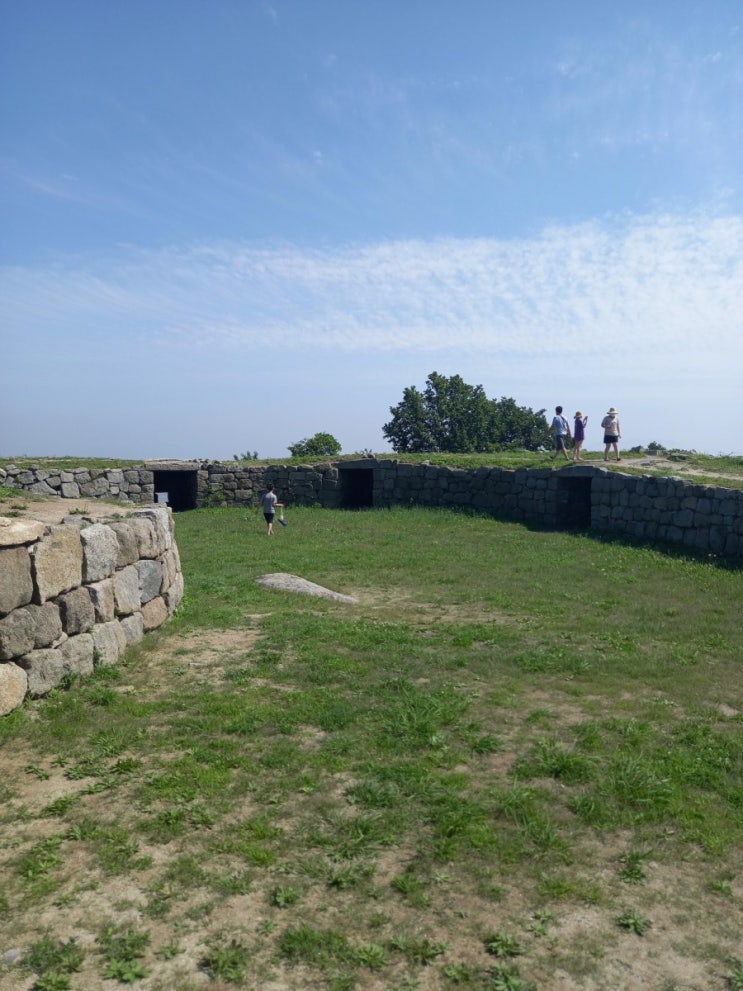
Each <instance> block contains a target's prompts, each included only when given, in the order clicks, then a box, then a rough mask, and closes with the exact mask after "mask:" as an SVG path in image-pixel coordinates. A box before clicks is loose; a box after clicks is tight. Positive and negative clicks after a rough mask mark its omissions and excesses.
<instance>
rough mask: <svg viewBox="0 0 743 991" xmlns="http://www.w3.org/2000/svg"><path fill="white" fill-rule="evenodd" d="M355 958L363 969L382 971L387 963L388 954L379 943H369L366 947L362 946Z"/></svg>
mask: <svg viewBox="0 0 743 991" xmlns="http://www.w3.org/2000/svg"><path fill="white" fill-rule="evenodd" d="M354 956H355V958H356V962H357V963H358V964H359V965H360V966H361V967H368V968H369V970H381V969H382V967H384V965H385V964H386V963H387V954H386V953H385V952H384V947H382V946H379V944H378V943H368V944H367V945H366V946H360V947H359V948H358V949H357V950H356V952H355V954H354Z"/></svg>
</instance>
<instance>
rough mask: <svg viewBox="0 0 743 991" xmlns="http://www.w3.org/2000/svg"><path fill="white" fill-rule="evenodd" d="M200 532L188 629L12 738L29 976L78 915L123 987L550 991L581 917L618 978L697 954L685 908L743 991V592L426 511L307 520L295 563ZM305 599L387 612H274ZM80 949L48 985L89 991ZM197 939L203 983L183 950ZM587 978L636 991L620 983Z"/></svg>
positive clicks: (259, 546)
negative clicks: (282, 582)
mask: <svg viewBox="0 0 743 991" xmlns="http://www.w3.org/2000/svg"><path fill="white" fill-rule="evenodd" d="M176 526H177V540H178V546H179V549H180V553H181V558H182V562H183V568H184V574H185V579H186V588H187V595H186V600H185V603H184V606H183V608H182V609H181V610H180V612H179V614H178V615H177V617H176V618H175V619H174V620H173V621H172V622H171V623H170V624H169V625H168V626H167V627H165V628H164V629H163V630H161V631H159V632H158V633H156V634H155V635H153V636H151V637H150V638H148V640H147V641H146V643H145V645H144V647H141V648H139V649H138V650H136V651H132V652H130V653H129V654H128V655H127V657H126V658H125V660H124V662H123V663H122V664H120V665H119V666H117V667H116V668H114V669H110V668H105V669H97V670H96V672H95V674H94V675H93V677H92V678H90V679H88V680H87V681H79V682H78V681H75V682H71V683H70V685H69V686H68V687H67V688H66V689H59V690H57V691H55V692H53V693H51V694H50V695H49V696H48V697H47V698H45V699H43V700H39V701H36V702H32V703H29V704H28V705H27V706H25V707H24V708H23V709H21V710H18V711H17V712H15V713H13V714H12V715H11V716H10V717H9V718H8V719H6V720H0V746H1V747H2V750H1V751H0V754H2V758H3V759H4V760H7V761H8V764H9V767H10V768H11V769H14V772H15V773H10V771H9V773H8V774H7V775H6V777H5V781H4V784H3V785H2V786H0V789H2V790H0V795H2V800H3V814H2V830H3V837H4V841H5V842H4V845H3V847H2V858H3V859H2V865H0V866H2V867H3V875H4V878H7V882H6V884H5V886H4V890H3V893H2V898H1V899H0V912H1V913H2V918H3V922H4V924H5V925H6V927H7V928H8V933H7V936H6V941H7V942H8V945H11V941H13V942H14V943H17V944H19V945H23V946H24V947H25V950H26V952H28V951H29V949H30V948H31V947H32V946H33V945H35V944H37V943H38V942H39V936H38V933H37V932H35V929H34V927H35V918H36V915H37V914H38V912H39V910H40V908H48V907H49V905H50V904H51V905H57V906H64V907H65V911H66V910H67V906H70V907H71V909H74V911H71V913H69V914H68V917H69V918H73V919H74V920H76V921H75V923H74V924H75V926H76V927H77V928H76V929H75V930H74V933H75V936H76V937H77V936H78V935H79V936H80V937H82V936H87V938H88V942H87V943H85V944H82V943H81V941H80V939H77V942H76V943H75V944H74V945H76V946H77V945H88V946H90V945H91V939H92V940H95V938H96V934H97V938H98V942H97V944H96V945H97V954H96V953H95V952H88V953H86V954H85V959H84V960H83V961H82V962H81V966H82V968H83V970H84V971H90V970H91V968H96V970H95V979H97V980H100V979H101V976H102V977H103V978H104V979H106V980H116V981H118V982H119V983H133V982H136V981H139V980H142V979H143V976H144V975H149V976H148V980H151V982H152V984H153V987H163V988H164V987H174V988H175V987H180V986H182V987H183V988H187V987H189V981H191V983H192V985H194V986H195V983H194V982H195V981H197V980H203V976H200V975H198V974H196V973H190V974H189V973H185V972H183V968H184V967H185V968H186V970H188V968H189V967H190V968H191V970H192V971H195V970H198V969H200V970H201V971H203V972H204V973H206V974H208V975H209V977H210V978H212V979H213V980H214V981H221V982H226V983H234V984H236V985H239V984H240V982H244V981H245V980H246V979H247V978H246V975H247V974H248V973H249V974H250V975H251V977H250V979H251V980H254V981H257V982H260V981H262V982H263V983H264V984H265V985H267V986H268V985H270V984H272V983H274V984H276V985H277V986H278V985H279V984H283V986H286V987H288V988H293V989H299V988H302V987H307V986H317V987H322V988H331V989H340V988H342V987H346V988H351V987H354V986H357V987H363V986H364V984H365V982H367V983H368V982H369V981H370V980H374V981H379V982H380V986H381V984H382V983H384V986H386V987H390V988H398V987H400V988H402V987H414V986H416V982H417V983H418V984H420V985H423V984H425V982H426V980H428V978H427V977H425V976H423V974H424V969H426V968H428V973H429V974H435V978H432V979H431V980H432V982H433V983H434V984H435V983H436V982H437V981H438V982H439V983H438V985H437V986H441V987H454V986H460V985H463V986H467V985H468V984H469V985H470V986H472V987H488V988H490V987H530V986H532V985H533V975H537V974H541V973H544V972H545V968H547V969H548V968H549V966H550V960H551V959H552V958H551V956H550V954H551V953H554V952H556V951H555V950H554V947H555V946H556V945H557V943H556V942H555V941H558V942H559V938H560V937H559V935H556V934H559V933H560V931H561V929H560V922H561V920H562V919H563V918H566V917H567V916H569V915H570V913H573V912H585V911H586V909H587V908H588V909H590V912H591V913H592V914H591V918H593V919H594V920H595V921H594V925H595V927H596V931H595V933H594V935H593V937H592V938H594V939H596V940H598V941H601V940H604V941H607V946H608V945H610V944H611V946H612V947H613V948H612V950H611V955H616V954H615V948H614V943H615V942H616V941H620V942H621V941H625V942H626V943H629V944H631V943H633V942H634V941H633V940H630V939H629V937H630V936H633V935H635V936H642V935H645V936H646V939H647V941H648V943H650V941H651V940H653V941H658V940H664V939H666V935H665V933H666V928H665V927H662V926H660V924H658V925H655V926H653V927H652V928H651V927H650V925H649V923H650V922H651V921H653V920H654V916H655V915H656V913H657V906H658V904H659V902H662V904H663V905H664V906H670V910H671V911H672V912H673V913H674V919H678V920H680V921H678V922H677V923H676V922H675V923H674V930H673V931H674V939H673V943H672V944H671V943H670V942H668V943H667V945H666V952H669V953H672V954H676V957H675V958H674V959H675V961H676V963H677V964H678V968H679V972H682V968H683V955H684V954H685V953H689V954H690V955H691V954H692V952H693V953H695V954H697V956H698V955H699V953H700V952H701V951H699V950H698V949H694V947H697V948H698V947H699V946H700V945H701V944H703V945H704V947H706V949H705V950H704V953H705V954H706V957H707V959H708V972H709V979H710V986H712V985H713V983H714V980H718V983H719V978H720V975H722V974H725V973H726V971H725V968H726V967H727V968H728V970H729V969H730V968H729V960H730V959H731V957H732V956H733V952H734V949H735V940H736V938H737V936H736V933H738V932H739V931H740V928H741V927H740V925H738V923H739V922H740V921H741V912H742V909H741V894H740V870H739V863H740V859H739V858H740V852H741V850H743V816H742V815H741V810H742V809H743V791H742V790H741V781H743V718H742V717H741V713H743V688H742V687H741V684H742V683H741V678H740V650H739V636H738V629H739V615H740V597H741V577H742V576H741V572H740V570H739V569H736V568H734V567H731V566H729V565H726V566H718V565H717V564H716V563H715V562H713V561H710V560H709V559H706V558H703V557H701V556H695V555H694V554H692V553H688V554H687V553H678V552H674V553H667V552H666V551H665V550H663V549H660V548H654V547H650V546H642V547H636V546H632V545H631V544H629V543H628V542H625V541H621V540H597V539H594V538H592V537H590V536H588V535H585V534H583V535H575V534H565V533H545V532H539V531H531V530H529V529H528V528H525V527H520V526H517V525H514V524H505V523H501V522H498V521H495V520H492V519H485V518H480V517H477V516H471V515H463V514H456V513H448V512H444V511H426V510H422V509H410V510H402V509H395V510H391V511H388V512H359V513H341V512H334V511H329V510H311V509H301V508H298V509H296V510H294V511H293V513H292V527H291V530H288V529H287V531H286V532H285V533H281V534H279V535H277V538H276V539H275V540H273V541H268V540H266V538H265V534H264V532H263V527H262V526H261V525H260V524H259V522H257V521H256V520H254V519H253V518H252V517H250V518H246V517H245V516H244V514H241V513H239V512H234V511H229V510H225V509H213V510H198V511H194V512H192V513H188V514H181V515H179V516H178V517H177V521H176ZM279 571H281V572H289V573H292V574H297V575H301V576H302V577H305V578H308V579H309V580H311V581H314V582H317V583H319V584H321V585H325V586H327V587H329V588H332V589H336V590H338V591H342V592H351V593H353V594H354V595H355V596H356V597H357V598H358V600H359V601H358V604H357V605H351V606H349V605H347V604H339V603H335V602H332V601H330V600H325V599H317V598H312V599H309V598H304V597H301V596H297V595H295V594H290V593H282V592H277V591H272V590H266V589H264V588H262V587H261V586H259V585H258V584H257V583H256V582H255V578H256V577H257V576H259V575H261V574H265V573H269V572H279ZM16 754H17V755H16ZM57 782H61V783H63V785H64V787H63V788H61V789H60V790H59V791H56V792H55V791H51V790H50V789H51V788H52V786H53V785H55V784H56V783H57ZM60 791H61V792H63V795H62V797H50V795H52V796H53V795H59V794H60ZM68 861H69V862H71V863H72V862H74V870H71V869H70V870H68V868H67V866H66V864H67V862H68ZM114 892H117V894H114ZM122 893H125V894H122ZM135 895H136V897H135ZM630 895H631V904H628V896H630ZM93 898H95V905H96V906H100V905H101V904H105V905H107V911H106V912H105V914H104V918H105V920H111V921H110V924H109V923H108V921H106V922H105V924H104V923H102V922H101V921H100V919H99V917H98V916H96V927H99V926H100V925H102V924H104V929H102V930H101V929H100V928H96V931H95V932H94V933H93V934H92V937H91V933H90V932H89V931H88V930H86V928H85V926H86V923H85V922H84V920H85V919H86V918H87V915H86V910H87V904H88V902H87V899H93ZM106 899H108V901H106ZM133 906H136V911H137V912H138V913H140V915H139V917H140V919H141V920H142V921H141V922H140V923H139V925H143V923H144V922H145V921H148V924H149V922H150V921H151V922H152V923H153V931H154V920H157V931H158V933H159V934H160V938H159V944H160V945H159V946H156V945H153V941H151V940H149V939H146V938H145V937H146V936H148V935H149V933H148V930H147V929H145V928H139V927H136V928H132V926H131V924H130V923H127V922H126V921H125V920H126V918H127V913H128V912H130V911H131V910H132V907H133ZM720 906H722V907H723V909H724V913H725V914H724V922H723V923H722V924H721V925H718V920H719V918H720ZM96 912H98V913H99V915H100V909H99V908H98V907H96ZM61 914H62V915H63V914H64V913H61ZM80 920H83V921H80ZM620 920H622V921H620ZM568 928H569V926H568ZM547 935H548V936H549V939H546V938H544V937H545V936H547ZM69 938H70V932H69V931H64V932H62V931H60V932H58V933H53V934H51V935H50V936H49V939H50V940H51V942H50V943H49V946H48V947H46V949H44V947H42V948H41V949H44V952H45V953H46V954H47V956H48V958H49V961H50V962H49V963H48V964H46V963H45V964H44V965H43V970H37V971H36V973H37V974H38V976H39V979H46V978H44V975H45V974H46V975H47V978H48V981H49V982H52V980H56V981H58V982H59V983H60V986H63V985H64V982H65V981H67V982H68V983H70V981H71V980H72V982H73V986H74V974H73V973H72V971H69V970H65V965H64V962H63V961H62V962H60V960H61V959H62V958H61V957H60V960H56V958H55V957H54V954H55V953H57V952H58V951H59V953H61V949H60V947H63V946H64V945H66V943H67V941H68V940H69ZM185 939H188V940H189V941H190V944H191V946H192V948H193V947H196V949H195V950H193V952H191V953H190V955H189V962H188V963H186V962H185V961H184V959H183V954H178V953H176V952H172V953H171V952H166V950H164V949H162V947H166V948H167V947H178V946H180V945H183V943H184V940H185ZM612 941H614V942H612ZM548 944H549V945H548ZM621 945H622V946H623V945H624V943H621ZM653 946H655V943H653ZM41 949H40V950H38V952H39V953H41ZM135 950H136V952H135ZM616 952H625V951H624V950H619V951H616ZM627 952H628V953H629V954H630V956H627V958H626V960H627V965H628V966H630V965H634V963H635V961H633V959H632V957H631V950H628V951H627ZM679 955H680V956H679ZM516 957H518V966H516V963H515V962H514V958H516ZM39 959H41V957H39ZM689 959H691V956H690V957H689ZM55 960H56V962H55ZM560 966H561V967H562V968H563V969H565V970H566V972H567V973H569V974H571V975H572V977H573V979H574V980H575V982H576V983H578V982H579V981H581V980H583V979H584V977H585V975H586V973H588V971H587V970H586V968H591V967H592V968H594V970H593V978H594V980H595V983H596V984H597V986H598V985H599V984H600V983H601V980H602V979H603V978H604V977H605V974H603V975H602V971H601V968H602V966H603V963H602V958H601V955H600V954H597V955H594V957H593V958H592V961H587V957H586V954H584V953H579V952H577V951H576V952H574V953H573V952H570V950H569V948H565V950H564V952H562V949H561V950H560ZM170 968H172V969H170ZM175 968H181V970H178V971H176V969H175ZM55 975H56V976H55ZM255 975H257V976H255ZM2 977H3V975H2V973H0V980H1V979H2ZM429 983H430V981H429ZM641 984H642V981H639V983H638V986H641ZM50 986H51V983H50Z"/></svg>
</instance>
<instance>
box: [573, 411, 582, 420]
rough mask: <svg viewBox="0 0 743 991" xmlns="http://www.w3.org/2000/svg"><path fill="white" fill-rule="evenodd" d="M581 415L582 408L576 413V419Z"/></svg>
mask: <svg viewBox="0 0 743 991" xmlns="http://www.w3.org/2000/svg"><path fill="white" fill-rule="evenodd" d="M579 416H583V414H582V413H581V411H580V410H578V412H577V413H576V414H575V419H576V420H577V419H578V417H579Z"/></svg>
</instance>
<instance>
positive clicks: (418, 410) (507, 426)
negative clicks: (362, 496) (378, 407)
mask: <svg viewBox="0 0 743 991" xmlns="http://www.w3.org/2000/svg"><path fill="white" fill-rule="evenodd" d="M390 413H391V414H392V419H391V420H390V421H389V423H386V424H385V425H384V426H383V427H382V433H383V434H384V436H385V437H386V438H387V440H389V442H390V443H391V444H392V447H393V449H394V450H395V451H397V452H400V453H414V452H420V451H432V452H433V451H449V452H452V453H469V452H471V453H476V452H481V453H485V452H487V451H498V450H502V449H503V448H508V447H514V448H515V447H517V448H525V449H526V450H529V451H535V450H537V449H538V448H540V447H543V446H549V443H550V436H549V426H548V424H547V421H546V419H545V417H544V410H543V409H541V410H538V411H537V412H534V410H532V409H529V408H528V407H525V406H517V405H516V401H515V400H514V399H510V398H508V397H506V396H503V397H501V399H500V400H494V399H488V397H487V396H486V395H485V390H484V389H483V387H482V386H481V385H474V386H473V385H468V384H467V383H466V382H465V381H464V380H463V379H462V377H461V376H460V375H452V376H451V377H450V378H447V376H445V375H439V374H438V372H431V374H430V375H429V376H428V379H427V380H426V385H425V388H424V390H423V391H422V392H420V391H419V390H418V389H416V387H415V386H408V387H407V388H406V389H405V391H404V392H403V398H402V401H401V402H400V403H398V405H397V406H392V407H390Z"/></svg>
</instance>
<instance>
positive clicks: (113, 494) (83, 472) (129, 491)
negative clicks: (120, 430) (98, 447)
mask: <svg viewBox="0 0 743 991" xmlns="http://www.w3.org/2000/svg"><path fill="white" fill-rule="evenodd" d="M0 485H7V486H8V487H9V488H15V489H23V490H24V491H25V492H33V493H35V494H36V495H46V496H61V497H62V498H63V499H116V500H118V501H121V502H125V503H127V502H128V503H147V504H149V503H152V502H154V501H155V486H154V476H153V473H152V471H151V470H150V469H148V468H144V467H136V468H105V469H104V468H98V469H95V468H73V469H71V470H70V471H50V470H48V469H44V468H39V467H34V466H30V467H28V468H18V467H16V466H15V465H8V466H7V467H5V468H0Z"/></svg>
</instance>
